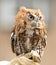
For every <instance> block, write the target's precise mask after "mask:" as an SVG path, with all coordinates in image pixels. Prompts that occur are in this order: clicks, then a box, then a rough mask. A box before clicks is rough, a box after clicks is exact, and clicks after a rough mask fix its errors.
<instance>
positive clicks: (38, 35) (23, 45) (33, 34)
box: [11, 7, 47, 59]
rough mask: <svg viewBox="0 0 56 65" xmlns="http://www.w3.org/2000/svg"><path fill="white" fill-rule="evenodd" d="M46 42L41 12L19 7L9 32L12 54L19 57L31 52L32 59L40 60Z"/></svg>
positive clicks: (45, 31)
mask: <svg viewBox="0 0 56 65" xmlns="http://www.w3.org/2000/svg"><path fill="white" fill-rule="evenodd" d="M46 40H47V30H46V25H45V22H44V16H43V15H42V13H41V11H40V10H39V9H37V10H35V9H29V8H26V7H21V8H20V10H19V12H18V13H17V15H16V17H15V22H14V25H13V29H12V32H11V48H12V51H13V53H15V54H16V55H17V56H19V55H24V54H27V53H30V52H31V56H32V57H33V58H34V57H35V56H36V57H38V58H39V59H40V58H41V57H42V55H43V51H44V48H45V46H46V44H47V41H46ZM32 57H31V58H32Z"/></svg>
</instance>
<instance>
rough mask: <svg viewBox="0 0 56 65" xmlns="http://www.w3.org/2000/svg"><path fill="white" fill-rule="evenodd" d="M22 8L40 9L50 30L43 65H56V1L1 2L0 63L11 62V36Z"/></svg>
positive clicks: (26, 0) (25, 0)
mask: <svg viewBox="0 0 56 65" xmlns="http://www.w3.org/2000/svg"><path fill="white" fill-rule="evenodd" d="M21 6H25V7H26V8H33V9H40V10H41V11H42V13H43V14H44V16H45V23H46V25H47V28H48V39H47V41H48V42H47V46H46V49H45V53H44V56H43V57H42V62H41V65H56V0H0V61H1V60H11V59H13V58H14V57H15V54H13V53H12V50H11V43H10V34H11V29H12V26H13V23H14V20H15V15H16V14H17V12H18V11H19V8H20V7H21Z"/></svg>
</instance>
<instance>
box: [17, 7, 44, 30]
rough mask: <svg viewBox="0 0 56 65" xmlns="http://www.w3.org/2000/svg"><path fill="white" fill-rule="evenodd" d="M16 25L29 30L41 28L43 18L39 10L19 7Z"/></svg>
mask: <svg viewBox="0 0 56 65" xmlns="http://www.w3.org/2000/svg"><path fill="white" fill-rule="evenodd" d="M16 23H17V25H18V26H19V27H26V28H30V29H34V28H43V26H44V17H43V15H42V13H41V11H40V10H39V9H37V10H34V9H27V8H26V7H21V8H20V11H19V12H18V14H17V15H16Z"/></svg>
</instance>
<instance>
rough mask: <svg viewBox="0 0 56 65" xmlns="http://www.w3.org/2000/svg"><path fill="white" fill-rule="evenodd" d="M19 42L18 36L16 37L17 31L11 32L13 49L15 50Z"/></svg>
mask: <svg viewBox="0 0 56 65" xmlns="http://www.w3.org/2000/svg"><path fill="white" fill-rule="evenodd" d="M16 42H17V38H16V35H15V32H12V33H11V48H12V51H13V52H15V49H14V48H15V44H16Z"/></svg>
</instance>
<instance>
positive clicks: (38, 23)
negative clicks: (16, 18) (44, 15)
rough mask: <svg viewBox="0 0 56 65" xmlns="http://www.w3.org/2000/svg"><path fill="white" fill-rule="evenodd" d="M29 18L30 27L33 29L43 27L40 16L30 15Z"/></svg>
mask: <svg viewBox="0 0 56 65" xmlns="http://www.w3.org/2000/svg"><path fill="white" fill-rule="evenodd" d="M28 18H29V20H31V23H30V25H31V27H32V28H39V27H40V26H41V21H40V19H39V17H38V16H36V15H34V14H29V16H28Z"/></svg>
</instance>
